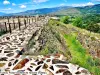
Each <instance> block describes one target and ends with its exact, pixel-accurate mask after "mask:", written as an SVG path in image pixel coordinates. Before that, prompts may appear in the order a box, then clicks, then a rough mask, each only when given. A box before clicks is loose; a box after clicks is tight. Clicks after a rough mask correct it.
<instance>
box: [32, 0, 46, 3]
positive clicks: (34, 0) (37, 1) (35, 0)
mask: <svg viewBox="0 0 100 75" xmlns="http://www.w3.org/2000/svg"><path fill="white" fill-rule="evenodd" d="M47 1H48V0H33V2H35V3H42V2H47Z"/></svg>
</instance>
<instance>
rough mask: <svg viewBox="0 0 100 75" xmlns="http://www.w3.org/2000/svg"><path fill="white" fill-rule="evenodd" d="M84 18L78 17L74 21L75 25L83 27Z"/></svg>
mask: <svg viewBox="0 0 100 75" xmlns="http://www.w3.org/2000/svg"><path fill="white" fill-rule="evenodd" d="M82 24H83V22H82V18H81V17H77V18H76V19H75V20H74V21H73V25H74V26H77V27H82Z"/></svg>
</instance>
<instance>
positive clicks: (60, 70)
mask: <svg viewBox="0 0 100 75" xmlns="http://www.w3.org/2000/svg"><path fill="white" fill-rule="evenodd" d="M64 71H66V69H59V70H58V71H56V73H57V74H58V73H63V72H64Z"/></svg>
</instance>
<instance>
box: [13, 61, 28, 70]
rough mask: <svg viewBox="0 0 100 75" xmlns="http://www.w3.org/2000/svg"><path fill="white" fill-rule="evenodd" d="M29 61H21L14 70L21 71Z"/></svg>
mask: <svg viewBox="0 0 100 75" xmlns="http://www.w3.org/2000/svg"><path fill="white" fill-rule="evenodd" d="M28 61H29V60H28V59H23V60H22V61H20V62H19V63H18V64H17V65H16V66H15V67H14V68H13V70H17V69H21V68H23V67H24V66H25V64H26V63H27V62H28Z"/></svg>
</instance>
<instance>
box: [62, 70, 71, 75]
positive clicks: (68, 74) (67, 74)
mask: <svg viewBox="0 0 100 75" xmlns="http://www.w3.org/2000/svg"><path fill="white" fill-rule="evenodd" d="M63 75H72V73H71V72H70V71H65V72H64V73H63Z"/></svg>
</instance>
